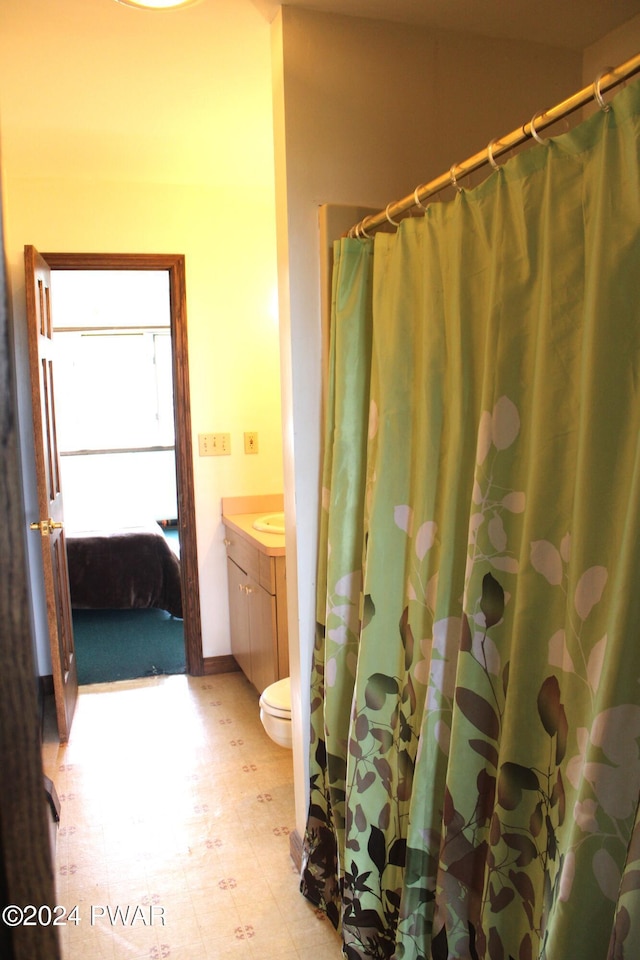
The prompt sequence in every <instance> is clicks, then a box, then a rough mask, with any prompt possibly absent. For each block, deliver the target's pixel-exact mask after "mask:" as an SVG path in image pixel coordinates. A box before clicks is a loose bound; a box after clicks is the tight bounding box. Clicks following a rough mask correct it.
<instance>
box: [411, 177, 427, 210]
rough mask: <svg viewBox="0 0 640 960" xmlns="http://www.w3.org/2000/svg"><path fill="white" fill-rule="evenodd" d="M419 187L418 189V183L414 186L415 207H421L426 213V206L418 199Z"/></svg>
mask: <svg viewBox="0 0 640 960" xmlns="http://www.w3.org/2000/svg"><path fill="white" fill-rule="evenodd" d="M419 189H420V184H418V186H417V187H416V188H415V190H414V191H413V199H414V200H415V203H416V207H420V209H421V210H424V211H425V213H426V211H427V208H426V207H425V205H424V203H422V201H421V200H420V197H419V196H418V190H419Z"/></svg>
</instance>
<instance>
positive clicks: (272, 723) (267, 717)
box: [260, 677, 291, 750]
mask: <svg viewBox="0 0 640 960" xmlns="http://www.w3.org/2000/svg"><path fill="white" fill-rule="evenodd" d="M260 720H261V721H262V726H263V727H264V729H265V730H266V731H267V733H268V735H269V736H270V737H271V739H272V740H273V742H274V743H277V744H279V745H280V746H281V747H286V748H287V750H291V683H290V680H289V677H285V678H284V680H276V682H275V683H272V684H270V685H269V686H268V687H266V688H265V690H263V692H262V696H261V697H260Z"/></svg>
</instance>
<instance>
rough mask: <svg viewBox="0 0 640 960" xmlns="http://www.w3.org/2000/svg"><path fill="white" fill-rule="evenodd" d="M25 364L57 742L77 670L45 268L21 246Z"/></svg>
mask: <svg viewBox="0 0 640 960" xmlns="http://www.w3.org/2000/svg"><path fill="white" fill-rule="evenodd" d="M24 261H25V289H26V299H27V326H28V336H29V368H30V374H31V397H32V407H33V432H34V446H35V458H36V481H37V486H38V510H39V514H40V515H39V517H38V518H37V519H35V518H34V520H33V522H32V524H31V529H32V530H33V531H34V532H35V534H36V535H37V536H39V537H40V542H41V546H42V566H43V571H44V585H45V594H46V601H47V622H48V626H49V644H50V648H51V666H52V673H53V692H54V699H55V705H56V717H57V721H58V734H59V736H60V740H61V741H63V742H64V741H66V740H68V739H69V732H70V730H71V721H72V719H73V712H74V710H75V706H76V701H77V698H78V674H77V669H76V656H75V649H74V645H73V624H72V620H71V597H70V594H69V574H68V570H67V551H66V547H65V539H64V536H65V535H64V516H63V505H62V489H61V484H60V460H59V455H58V445H57V439H56V414H55V394H54V367H53V327H52V317H51V272H50V269H49V265H48V264H47V262H46V260H44V259H43V258H42V257H41V256H40V254H39V253H38V251H37V250H36V249H35V247H31V246H27V247H25V250H24Z"/></svg>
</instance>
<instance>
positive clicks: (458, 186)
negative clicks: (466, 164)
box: [449, 163, 462, 193]
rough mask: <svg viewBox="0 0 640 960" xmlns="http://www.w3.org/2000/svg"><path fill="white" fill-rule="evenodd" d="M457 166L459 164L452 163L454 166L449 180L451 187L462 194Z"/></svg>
mask: <svg viewBox="0 0 640 960" xmlns="http://www.w3.org/2000/svg"><path fill="white" fill-rule="evenodd" d="M457 166H458V164H457V163H452V164H451V169H450V170H449V180H450V181H451V186H452V187H455V188H456V190H457V191H458V193H462V187H461V186H460V184H459V183H458V181H457V180H456V167H457Z"/></svg>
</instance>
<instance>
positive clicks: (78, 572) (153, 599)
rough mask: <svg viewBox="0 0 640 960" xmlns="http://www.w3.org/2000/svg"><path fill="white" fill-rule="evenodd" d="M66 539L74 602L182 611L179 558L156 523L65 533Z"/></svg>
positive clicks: (176, 613)
mask: <svg viewBox="0 0 640 960" xmlns="http://www.w3.org/2000/svg"><path fill="white" fill-rule="evenodd" d="M66 544H67V559H68V564H69V585H70V588H71V605H72V607H78V608H85V609H86V608H90V609H100V610H129V609H132V608H133V609H137V608H146V607H158V608H159V609H161V610H167V611H168V612H169V613H171V614H173V616H174V617H182V592H181V588H180V561H179V560H178V557H177V556H176V554H175V553H174V552H173V550H172V549H171V547H170V546H169V544H168V542H167V540H166V538H165V536H164V534H163V533H162V530H161V529H160V527H159V526H158V524H150V525H148V526H144V527H127V528H123V529H120V530H113V531H108V530H107V531H100V530H87V531H81V532H73V533H68V534H67V537H66Z"/></svg>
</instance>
